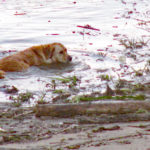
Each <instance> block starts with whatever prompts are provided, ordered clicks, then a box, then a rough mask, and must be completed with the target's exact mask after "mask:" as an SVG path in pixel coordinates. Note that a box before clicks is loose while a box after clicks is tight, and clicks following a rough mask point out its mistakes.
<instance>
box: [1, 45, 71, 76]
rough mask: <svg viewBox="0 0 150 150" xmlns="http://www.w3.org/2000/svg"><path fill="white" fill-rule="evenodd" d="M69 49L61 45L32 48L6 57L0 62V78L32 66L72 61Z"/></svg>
mask: <svg viewBox="0 0 150 150" xmlns="http://www.w3.org/2000/svg"><path fill="white" fill-rule="evenodd" d="M71 59H72V58H71V56H70V55H68V54H67V49H66V48H65V47H64V46H63V45H62V44H60V43H52V44H45V45H39V46H32V47H30V48H27V49H25V50H24V51H21V52H18V53H16V54H13V55H10V56H7V57H4V58H2V59H1V60H0V78H4V76H5V74H6V72H12V71H18V72H19V71H24V70H26V69H28V68H29V67H30V66H39V65H42V64H45V63H53V62H56V63H57V62H62V63H66V62H69V61H71Z"/></svg>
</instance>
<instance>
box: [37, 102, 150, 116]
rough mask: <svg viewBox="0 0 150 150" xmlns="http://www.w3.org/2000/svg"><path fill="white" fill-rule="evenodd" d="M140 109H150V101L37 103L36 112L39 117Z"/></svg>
mask: <svg viewBox="0 0 150 150" xmlns="http://www.w3.org/2000/svg"><path fill="white" fill-rule="evenodd" d="M139 110H144V111H150V102H141V101H130V102H129V101H128V102H116V103H111V102H105V103H97V104H96V103H82V104H44V105H36V106H35V108H34V112H35V114H36V116H37V117H40V116H54V117H72V116H76V115H88V116H89V115H94V114H96V115H100V114H116V115H117V114H127V113H136V112H137V111H139Z"/></svg>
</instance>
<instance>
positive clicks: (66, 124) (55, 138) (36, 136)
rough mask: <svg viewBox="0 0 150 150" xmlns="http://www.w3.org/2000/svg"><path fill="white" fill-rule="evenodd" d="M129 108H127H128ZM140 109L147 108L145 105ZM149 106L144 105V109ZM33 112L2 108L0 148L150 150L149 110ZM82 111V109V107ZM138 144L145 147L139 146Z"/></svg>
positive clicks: (26, 109) (22, 109) (24, 149)
mask: <svg viewBox="0 0 150 150" xmlns="http://www.w3.org/2000/svg"><path fill="white" fill-rule="evenodd" d="M139 104H140V102H139ZM139 104H138V103H137V106H140V105H139ZM108 105H109V104H107V105H106V108H107V107H108ZM130 105H131V104H129V105H127V106H129V108H130ZM132 105H133V104H132ZM135 105H136V103H135ZM141 106H146V103H145V105H144V104H143V105H141ZM63 107H64V106H63ZM63 107H62V108H63ZM118 107H119V105H118ZM148 107H149V106H148V105H147V107H146V108H148ZM36 108H37V107H36ZM59 108H60V106H59ZM85 108H86V107H85ZM110 108H111V103H110ZM139 108H141V107H139ZM34 109H35V108H34ZM34 109H33V108H18V107H13V106H12V105H11V104H9V105H8V104H7V105H6V104H4V105H1V108H0V123H1V124H0V149H2V150H3V149H4V150H5V149H7V150H27V149H28V150H35V149H36V150H49V149H50V150H56V149H57V150H60V149H64V150H68V149H81V150H84V149H98V148H102V149H107V150H108V149H120V148H121V146H123V148H126V149H129V148H131V147H133V148H134V149H137V147H140V148H141V149H146V148H147V149H148V148H150V145H149V144H148V143H149V142H147V141H148V139H149V138H150V133H149V130H150V122H149V120H150V114H149V111H148V109H147V110H146V109H145V110H144V108H143V109H141V110H138V111H135V112H132V113H131V112H128V113H127V112H126V113H122V114H118V113H101V114H97V113H94V112H93V114H92V115H88V114H84V115H83V114H82V115H81V114H76V115H74V116H66V115H64V116H63V113H62V115H61V116H59V117H54V116H48V115H47V116H45V115H44V116H43V115H42V113H41V115H40V117H39V116H38V117H37V114H36V112H35V111H34ZM82 109H84V107H83V106H82ZM103 109H104V107H103ZM126 109H128V107H126ZM60 110H61V108H60ZM116 110H117V109H116ZM142 110H143V111H142ZM117 111H118V110H117ZM53 112H54V110H53ZM57 112H58V111H56V112H55V113H57ZM66 113H67V112H66ZM135 121H136V122H135ZM141 121H146V122H141ZM125 122H126V123H125ZM141 142H143V143H144V144H140V143H141Z"/></svg>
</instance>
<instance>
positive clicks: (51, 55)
mask: <svg viewBox="0 0 150 150" xmlns="http://www.w3.org/2000/svg"><path fill="white" fill-rule="evenodd" d="M54 51H55V47H52V49H51V51H50V56H49V58H52V57H53V54H54Z"/></svg>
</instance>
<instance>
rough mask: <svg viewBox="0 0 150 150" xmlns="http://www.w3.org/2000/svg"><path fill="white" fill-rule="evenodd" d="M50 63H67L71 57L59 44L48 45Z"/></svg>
mask: <svg viewBox="0 0 150 150" xmlns="http://www.w3.org/2000/svg"><path fill="white" fill-rule="evenodd" d="M49 58H50V59H51V60H52V62H62V63H67V62H70V61H71V60H72V57H71V56H70V55H68V54H67V49H66V48H65V46H64V45H62V44H61V43H52V44H50V56H49Z"/></svg>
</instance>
